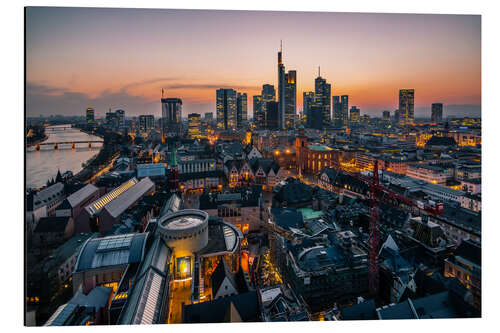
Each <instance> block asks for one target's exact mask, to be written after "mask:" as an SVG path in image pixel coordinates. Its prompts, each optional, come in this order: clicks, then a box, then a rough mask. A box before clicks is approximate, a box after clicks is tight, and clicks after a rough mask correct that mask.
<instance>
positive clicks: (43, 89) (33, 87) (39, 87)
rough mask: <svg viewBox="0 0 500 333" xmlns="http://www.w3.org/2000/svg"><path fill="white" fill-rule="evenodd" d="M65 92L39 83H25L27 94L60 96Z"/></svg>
mask: <svg viewBox="0 0 500 333" xmlns="http://www.w3.org/2000/svg"><path fill="white" fill-rule="evenodd" d="M64 92H67V90H66V89H64V88H57V87H52V86H49V85H44V84H40V83H34V82H28V83H26V93H27V94H42V95H50V94H62V93H64Z"/></svg>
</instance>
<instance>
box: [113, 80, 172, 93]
mask: <svg viewBox="0 0 500 333" xmlns="http://www.w3.org/2000/svg"><path fill="white" fill-rule="evenodd" d="M173 80H178V78H171V77H160V78H155V79H149V80H142V81H137V82H132V83H128V84H126V85H124V86H123V87H122V88H121V89H120V91H123V92H125V91H127V90H128V89H130V88H136V87H140V86H144V85H148V84H155V83H161V82H168V81H173Z"/></svg>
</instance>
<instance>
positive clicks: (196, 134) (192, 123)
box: [188, 113, 201, 139]
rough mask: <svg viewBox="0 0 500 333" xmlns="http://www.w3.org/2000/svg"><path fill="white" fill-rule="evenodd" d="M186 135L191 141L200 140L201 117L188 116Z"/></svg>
mask: <svg viewBox="0 0 500 333" xmlns="http://www.w3.org/2000/svg"><path fill="white" fill-rule="evenodd" d="M188 135H189V138H191V139H199V138H201V115H200V114H199V113H190V114H189V115H188Z"/></svg>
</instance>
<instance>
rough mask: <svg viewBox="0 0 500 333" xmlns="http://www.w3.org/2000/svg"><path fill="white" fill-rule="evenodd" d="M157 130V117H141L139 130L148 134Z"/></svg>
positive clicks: (145, 115) (143, 115)
mask: <svg viewBox="0 0 500 333" xmlns="http://www.w3.org/2000/svg"><path fill="white" fill-rule="evenodd" d="M154 128H155V117H154V116H153V115H152V114H141V115H140V116H139V130H140V131H141V132H143V133H147V132H149V131H151V130H152V129H154Z"/></svg>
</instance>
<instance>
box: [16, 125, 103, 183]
mask: <svg viewBox="0 0 500 333" xmlns="http://www.w3.org/2000/svg"><path fill="white" fill-rule="evenodd" d="M66 126H69V125H66ZM49 131H50V132H49ZM46 136H47V137H48V138H44V139H45V140H46V141H45V140H44V141H45V143H44V144H47V142H52V141H54V142H72V141H85V140H93V141H95V140H98V141H101V140H102V141H104V140H103V139H102V137H101V136H89V134H88V133H85V132H83V131H81V130H80V129H79V128H76V127H73V128H68V129H66V130H65V131H58V130H55V131H52V130H50V129H48V130H47V135H46ZM32 139H33V138H32ZM35 142H39V143H35ZM41 142H42V140H41V138H39V140H36V141H35V140H33V141H32V143H33V144H32V145H30V146H31V147H30V148H25V159H26V170H25V177H26V180H25V182H26V188H33V189H38V188H42V187H44V186H46V184H47V182H48V181H49V180H52V179H55V177H56V174H57V172H58V170H59V171H60V172H61V173H62V174H64V173H65V172H66V171H71V172H72V173H73V174H74V175H77V174H80V173H82V170H84V169H87V168H85V165H84V164H85V163H88V162H91V161H93V160H94V158H95V157H96V156H98V155H99V154H100V155H101V156H103V154H102V149H103V147H102V146H104V143H103V144H102V146H101V144H97V145H93V147H92V148H89V149H86V147H81V145H80V147H76V148H75V149H50V148H51V147H50V146H48V147H49V148H47V147H45V148H44V149H40V150H35V149H34V147H35V146H36V145H37V144H42V143H41ZM30 143H31V142H30ZM42 147H44V146H42ZM59 148H61V147H59ZM65 148H68V147H67V146H66V147H65ZM104 156H106V155H104ZM89 164H90V163H89ZM90 171H91V170H90ZM87 172H89V171H83V174H85V173H87ZM73 177H74V176H73Z"/></svg>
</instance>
